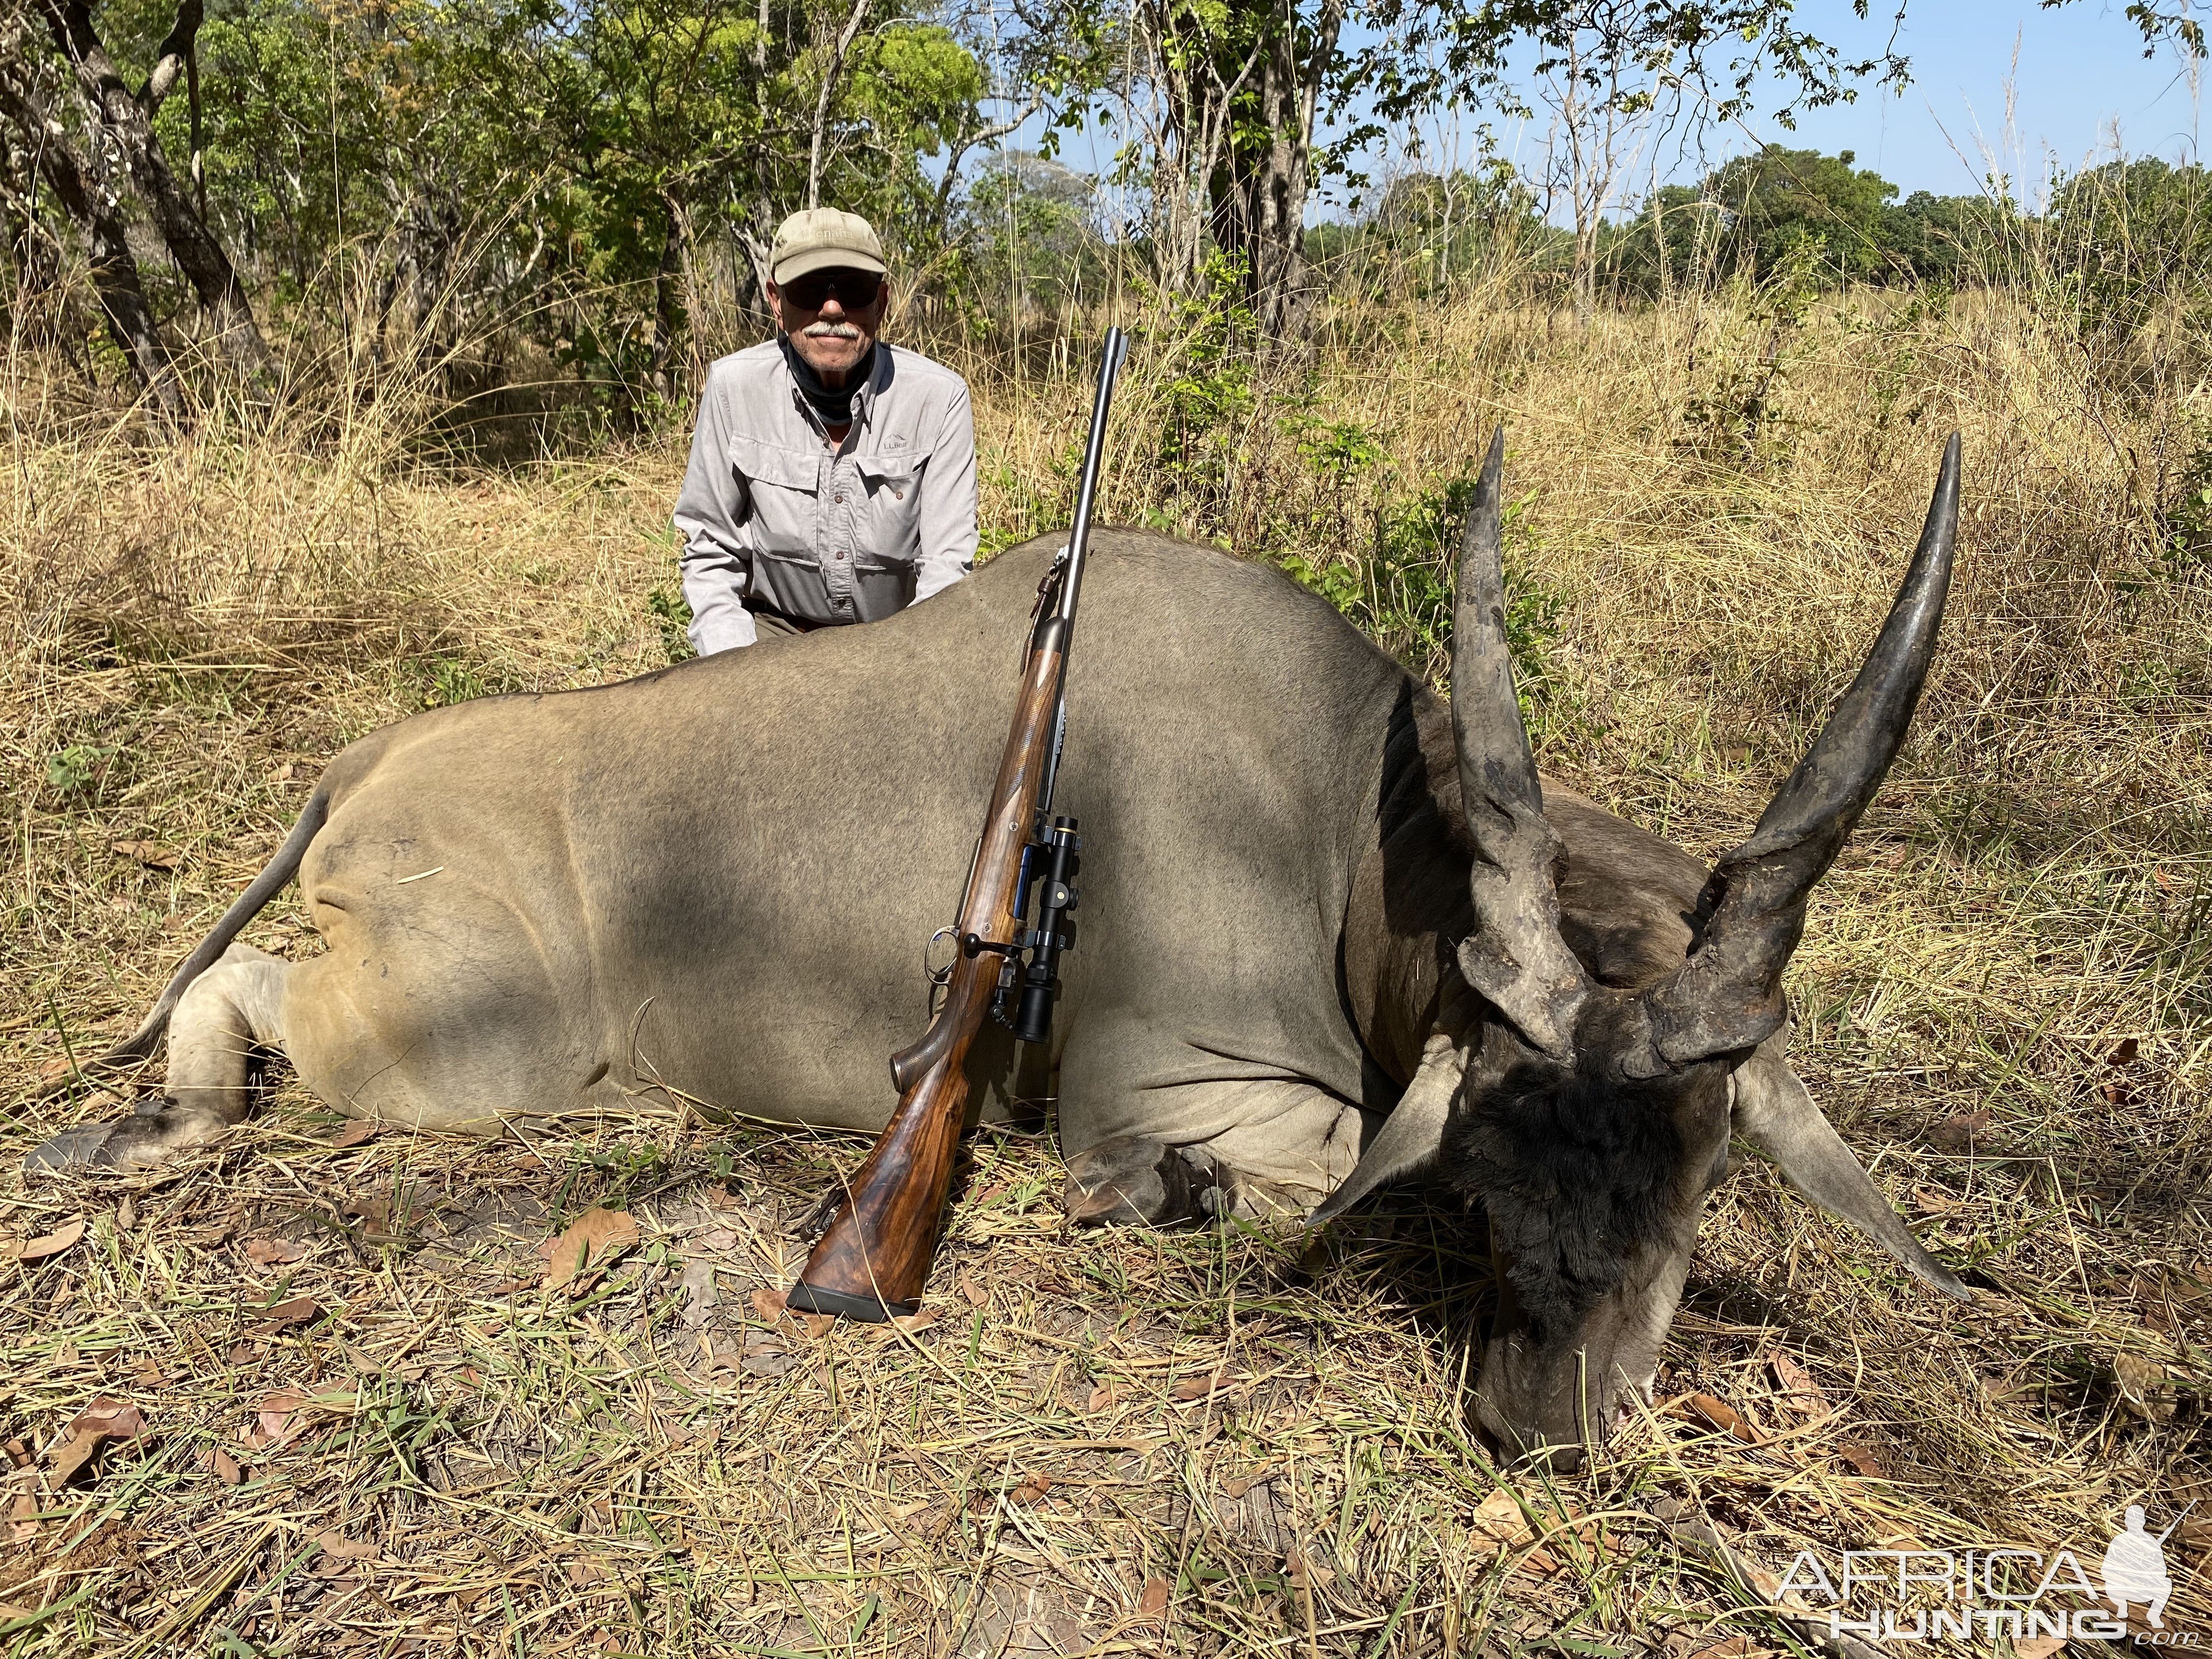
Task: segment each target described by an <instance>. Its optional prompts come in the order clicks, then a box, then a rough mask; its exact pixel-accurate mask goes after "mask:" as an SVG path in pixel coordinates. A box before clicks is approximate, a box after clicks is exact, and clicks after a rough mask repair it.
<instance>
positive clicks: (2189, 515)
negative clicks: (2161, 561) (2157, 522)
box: [2160, 421, 2212, 568]
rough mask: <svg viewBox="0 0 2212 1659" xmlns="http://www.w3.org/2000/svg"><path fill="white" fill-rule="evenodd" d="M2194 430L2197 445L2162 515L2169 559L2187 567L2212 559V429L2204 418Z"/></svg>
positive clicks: (2171, 492) (2186, 462)
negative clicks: (2209, 429)
mask: <svg viewBox="0 0 2212 1659" xmlns="http://www.w3.org/2000/svg"><path fill="white" fill-rule="evenodd" d="M2191 431H2192V432H2193V435H2194V436H2195V438H2196V444H2195V447H2193V448H2191V451H2190V453H2189V458H2188V459H2186V460H2185V461H2184V462H2183V463H2182V465H2181V467H2180V470H2179V474H2178V475H2177V476H2176V477H2175V479H2174V482H2173V485H2172V489H2171V490H2170V491H2169V493H2168V495H2167V498H2166V502H2165V504H2164V508H2163V511H2162V513H2161V515H2160V516H2161V517H2162V518H2163V520H2164V521H2165V526H2166V556H2167V558H2168V559H2169V560H2170V561H2171V562H2172V563H2173V564H2174V565H2175V566H2177V567H2180V568H2198V567H2201V566H2203V565H2204V564H2206V563H2207V562H2212V432H2208V431H2207V430H2206V426H2205V423H2204V422H2202V421H2199V422H2195V423H2193V425H2192V428H2191Z"/></svg>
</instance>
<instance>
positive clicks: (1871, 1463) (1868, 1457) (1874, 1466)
mask: <svg viewBox="0 0 2212 1659" xmlns="http://www.w3.org/2000/svg"><path fill="white" fill-rule="evenodd" d="M1836 1455H1837V1456H1838V1457H1840V1458H1842V1459H1843V1460H1844V1462H1846V1463H1848V1464H1850V1466H1851V1468H1854V1469H1856V1470H1857V1471H1858V1473H1859V1474H1863V1475H1864V1476H1865V1477H1866V1478H1867V1479H1868V1480H1882V1479H1884V1478H1886V1477H1887V1474H1888V1473H1889V1471H1888V1470H1887V1469H1885V1468H1883V1467H1882V1463H1881V1458H1879V1457H1877V1456H1875V1454H1874V1449H1873V1448H1871V1447H1869V1446H1863V1445H1861V1444H1859V1443H1858V1442H1857V1441H1856V1440H1846V1441H1844V1442H1842V1443H1839V1444H1838V1446H1837V1447H1836Z"/></svg>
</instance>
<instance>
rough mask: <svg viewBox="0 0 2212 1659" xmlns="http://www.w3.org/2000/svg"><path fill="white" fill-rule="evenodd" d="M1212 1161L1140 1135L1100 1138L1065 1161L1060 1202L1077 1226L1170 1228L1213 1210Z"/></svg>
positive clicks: (1201, 1153)
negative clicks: (1064, 1184) (1108, 1138)
mask: <svg viewBox="0 0 2212 1659" xmlns="http://www.w3.org/2000/svg"><path fill="white" fill-rule="evenodd" d="M1217 1185H1218V1180H1217V1178H1216V1175H1215V1170H1214V1164H1213V1160H1212V1158H1208V1157H1207V1156H1206V1154H1205V1153H1204V1152H1198V1151H1196V1150H1195V1149H1189V1148H1184V1147H1181V1146H1169V1145H1168V1144H1167V1143H1166V1142H1164V1141H1159V1140H1153V1139H1149V1138H1148V1137H1146V1136H1144V1135H1123V1136H1121V1137H1120V1138H1119V1139H1114V1140H1106V1141H1101V1142H1100V1143H1099V1144H1098V1145H1097V1146H1093V1147H1091V1149H1090V1150H1089V1151H1088V1152H1079V1153H1077V1154H1076V1156H1075V1157H1073V1158H1070V1159H1068V1160H1067V1185H1066V1188H1064V1189H1063V1190H1062V1194H1061V1199H1060V1201H1061V1203H1062V1204H1063V1205H1064V1206H1066V1211H1067V1218H1068V1219H1069V1220H1070V1221H1072V1222H1073V1223H1075V1224H1076V1225H1078V1226H1094V1227H1095V1226H1112V1225H1121V1226H1127V1225H1132V1224H1139V1223H1142V1224H1147V1225H1152V1226H1155V1227H1164V1226H1171V1225H1174V1224H1175V1223H1176V1222H1178V1221H1195V1220H1197V1219H1199V1218H1200V1217H1202V1216H1206V1215H1210V1214H1212V1212H1213V1211H1214V1209H1215V1207H1216V1206H1215V1205H1213V1204H1212V1203H1209V1202H1208V1201H1207V1200H1208V1197H1209V1195H1210V1194H1212V1192H1213V1189H1214V1188H1215V1187H1216V1186H1217Z"/></svg>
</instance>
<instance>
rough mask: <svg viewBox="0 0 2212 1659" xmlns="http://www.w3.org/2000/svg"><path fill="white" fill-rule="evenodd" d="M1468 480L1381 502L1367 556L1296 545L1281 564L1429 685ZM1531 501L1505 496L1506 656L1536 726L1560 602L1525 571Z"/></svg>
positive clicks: (1440, 677)
mask: <svg viewBox="0 0 2212 1659" xmlns="http://www.w3.org/2000/svg"><path fill="white" fill-rule="evenodd" d="M1474 491H1475V480H1474V479H1473V478H1455V479H1452V480H1451V481H1450V482H1449V483H1445V484H1443V485H1442V486H1440V487H1436V488H1431V489H1425V490H1423V491H1421V492H1420V493H1419V495H1415V496H1413V498H1412V499H1411V500H1408V501H1399V502H1397V503H1395V504H1393V505H1388V506H1386V507H1383V509H1382V510H1381V511H1380V512H1379V513H1377V514H1376V526H1375V539H1374V543H1373V545H1372V547H1371V548H1370V550H1369V552H1368V553H1367V555H1366V556H1364V557H1362V558H1331V557H1328V556H1310V555H1308V554H1305V553H1299V552H1293V553H1290V554H1287V555H1285V556H1284V557H1283V558H1282V560H1281V564H1282V568H1283V569H1284V571H1285V573H1286V574H1288V575H1290V577H1291V579H1292V580H1295V581H1297V583H1299V584H1300V585H1301V586H1304V587H1307V588H1310V589H1311V590H1312V591H1313V592H1316V593H1318V594H1320V595H1321V597H1322V598H1323V599H1327V600H1328V602H1329V603H1330V604H1331V605H1334V606H1335V607H1336V608H1337V609H1338V610H1339V611H1342V612H1343V613H1344V614H1345V616H1346V617H1348V618H1350V619H1351V621H1352V623H1354V624H1356V625H1357V626H1358V628H1359V629H1362V630H1363V631H1364V632H1365V633H1366V634H1367V635H1369V636H1370V638H1372V639H1374V640H1375V641H1376V642H1377V643H1378V644H1380V645H1381V646H1382V647H1383V649H1384V650H1386V651H1388V652H1389V653H1391V654H1392V655H1393V656H1395V657H1396V658H1397V659H1398V660H1399V661H1401V662H1402V663H1404V664H1405V665H1407V667H1408V668H1410V669H1412V670H1413V671H1414V672H1415V673H1418V674H1419V675H1421V676H1422V677H1423V678H1425V679H1427V680H1428V681H1429V682H1430V683H1431V684H1435V685H1437V686H1443V685H1444V684H1447V683H1448V682H1449V674H1450V665H1451V638H1452V595H1453V592H1454V587H1455V582H1456V580H1457V577H1458V567H1459V556H1460V549H1461V547H1462V544H1463V543H1464V541H1465V539H1466V536H1467V521H1468V513H1470V512H1471V511H1472V510H1473V508H1474ZM1528 507H1529V501H1528V499H1525V498H1524V499H1522V500H1520V501H1509V502H1507V503H1506V504H1505V507H1504V512H1503V513H1502V514H1501V516H1500V524H1499V535H1500V539H1501V541H1502V543H1503V544H1504V555H1505V637H1506V644H1507V647H1508V648H1509V649H1510V651H1511V653H1512V656H1513V677H1514V683H1515V685H1516V688H1517V689H1518V691H1519V695H1520V698H1521V706H1522V716H1523V718H1525V719H1527V720H1528V721H1529V722H1530V725H1531V729H1532V730H1534V729H1536V727H1537V726H1540V725H1541V720H1542V717H1543V714H1544V704H1545V699H1546V695H1547V689H1548V687H1549V685H1550V684H1551V679H1552V673H1551V655H1552V649H1553V645H1554V644H1555V642H1556V641H1557V640H1558V638H1559V619H1560V617H1562V615H1563V614H1564V613H1565V599H1564V598H1563V596H1561V595H1560V594H1559V593H1558V592H1556V591H1554V590H1553V589H1552V588H1550V587H1549V586H1546V585H1545V583H1544V582H1543V580H1542V579H1541V577H1539V576H1537V575H1536V574H1535V573H1534V571H1533V570H1532V569H1531V568H1530V566H1529V562H1528V557H1527V550H1528V546H1529V544H1530V541H1531V538H1530V535H1529V532H1528V522H1527V520H1528Z"/></svg>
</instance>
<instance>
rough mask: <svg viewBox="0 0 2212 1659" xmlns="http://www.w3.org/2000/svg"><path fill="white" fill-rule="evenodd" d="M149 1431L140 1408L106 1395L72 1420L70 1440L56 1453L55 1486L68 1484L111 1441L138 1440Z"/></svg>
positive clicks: (54, 1458)
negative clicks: (72, 1476)
mask: <svg viewBox="0 0 2212 1659" xmlns="http://www.w3.org/2000/svg"><path fill="white" fill-rule="evenodd" d="M145 1432H146V1419H144V1418H143V1417H142V1416H140V1415H139V1414H138V1408H137V1407H136V1406H132V1405H129V1404H126V1403H125V1401H120V1400H112V1399H110V1398H109V1397H108V1396H107V1395H104V1394H103V1395H100V1396H98V1397H97V1398H96V1399H94V1401H93V1402H92V1404H90V1405H89V1406H87V1407H85V1408H84V1409H83V1410H82V1411H81V1412H79V1413H77V1414H76V1416H75V1417H73V1418H71V1419H70V1425H69V1436H70V1437H69V1439H68V1440H67V1441H65V1442H64V1443H63V1444H62V1445H61V1446H60V1447H59V1448H58V1449H56V1450H55V1451H54V1453H53V1464H52V1469H53V1477H54V1484H55V1485H56V1486H64V1485H66V1484H67V1483H68V1480H69V1479H70V1476H71V1475H73V1474H76V1472H77V1471H78V1470H79V1469H81V1468H83V1467H84V1466H85V1465H86V1464H88V1463H89V1462H92V1460H93V1459H94V1456H96V1455H98V1454H99V1451H100V1448H101V1447H102V1446H104V1445H106V1443H108V1442H109V1441H111V1440H114V1441H131V1440H136V1439H137V1438H138V1437H139V1436H141V1435H143V1433H145Z"/></svg>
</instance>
